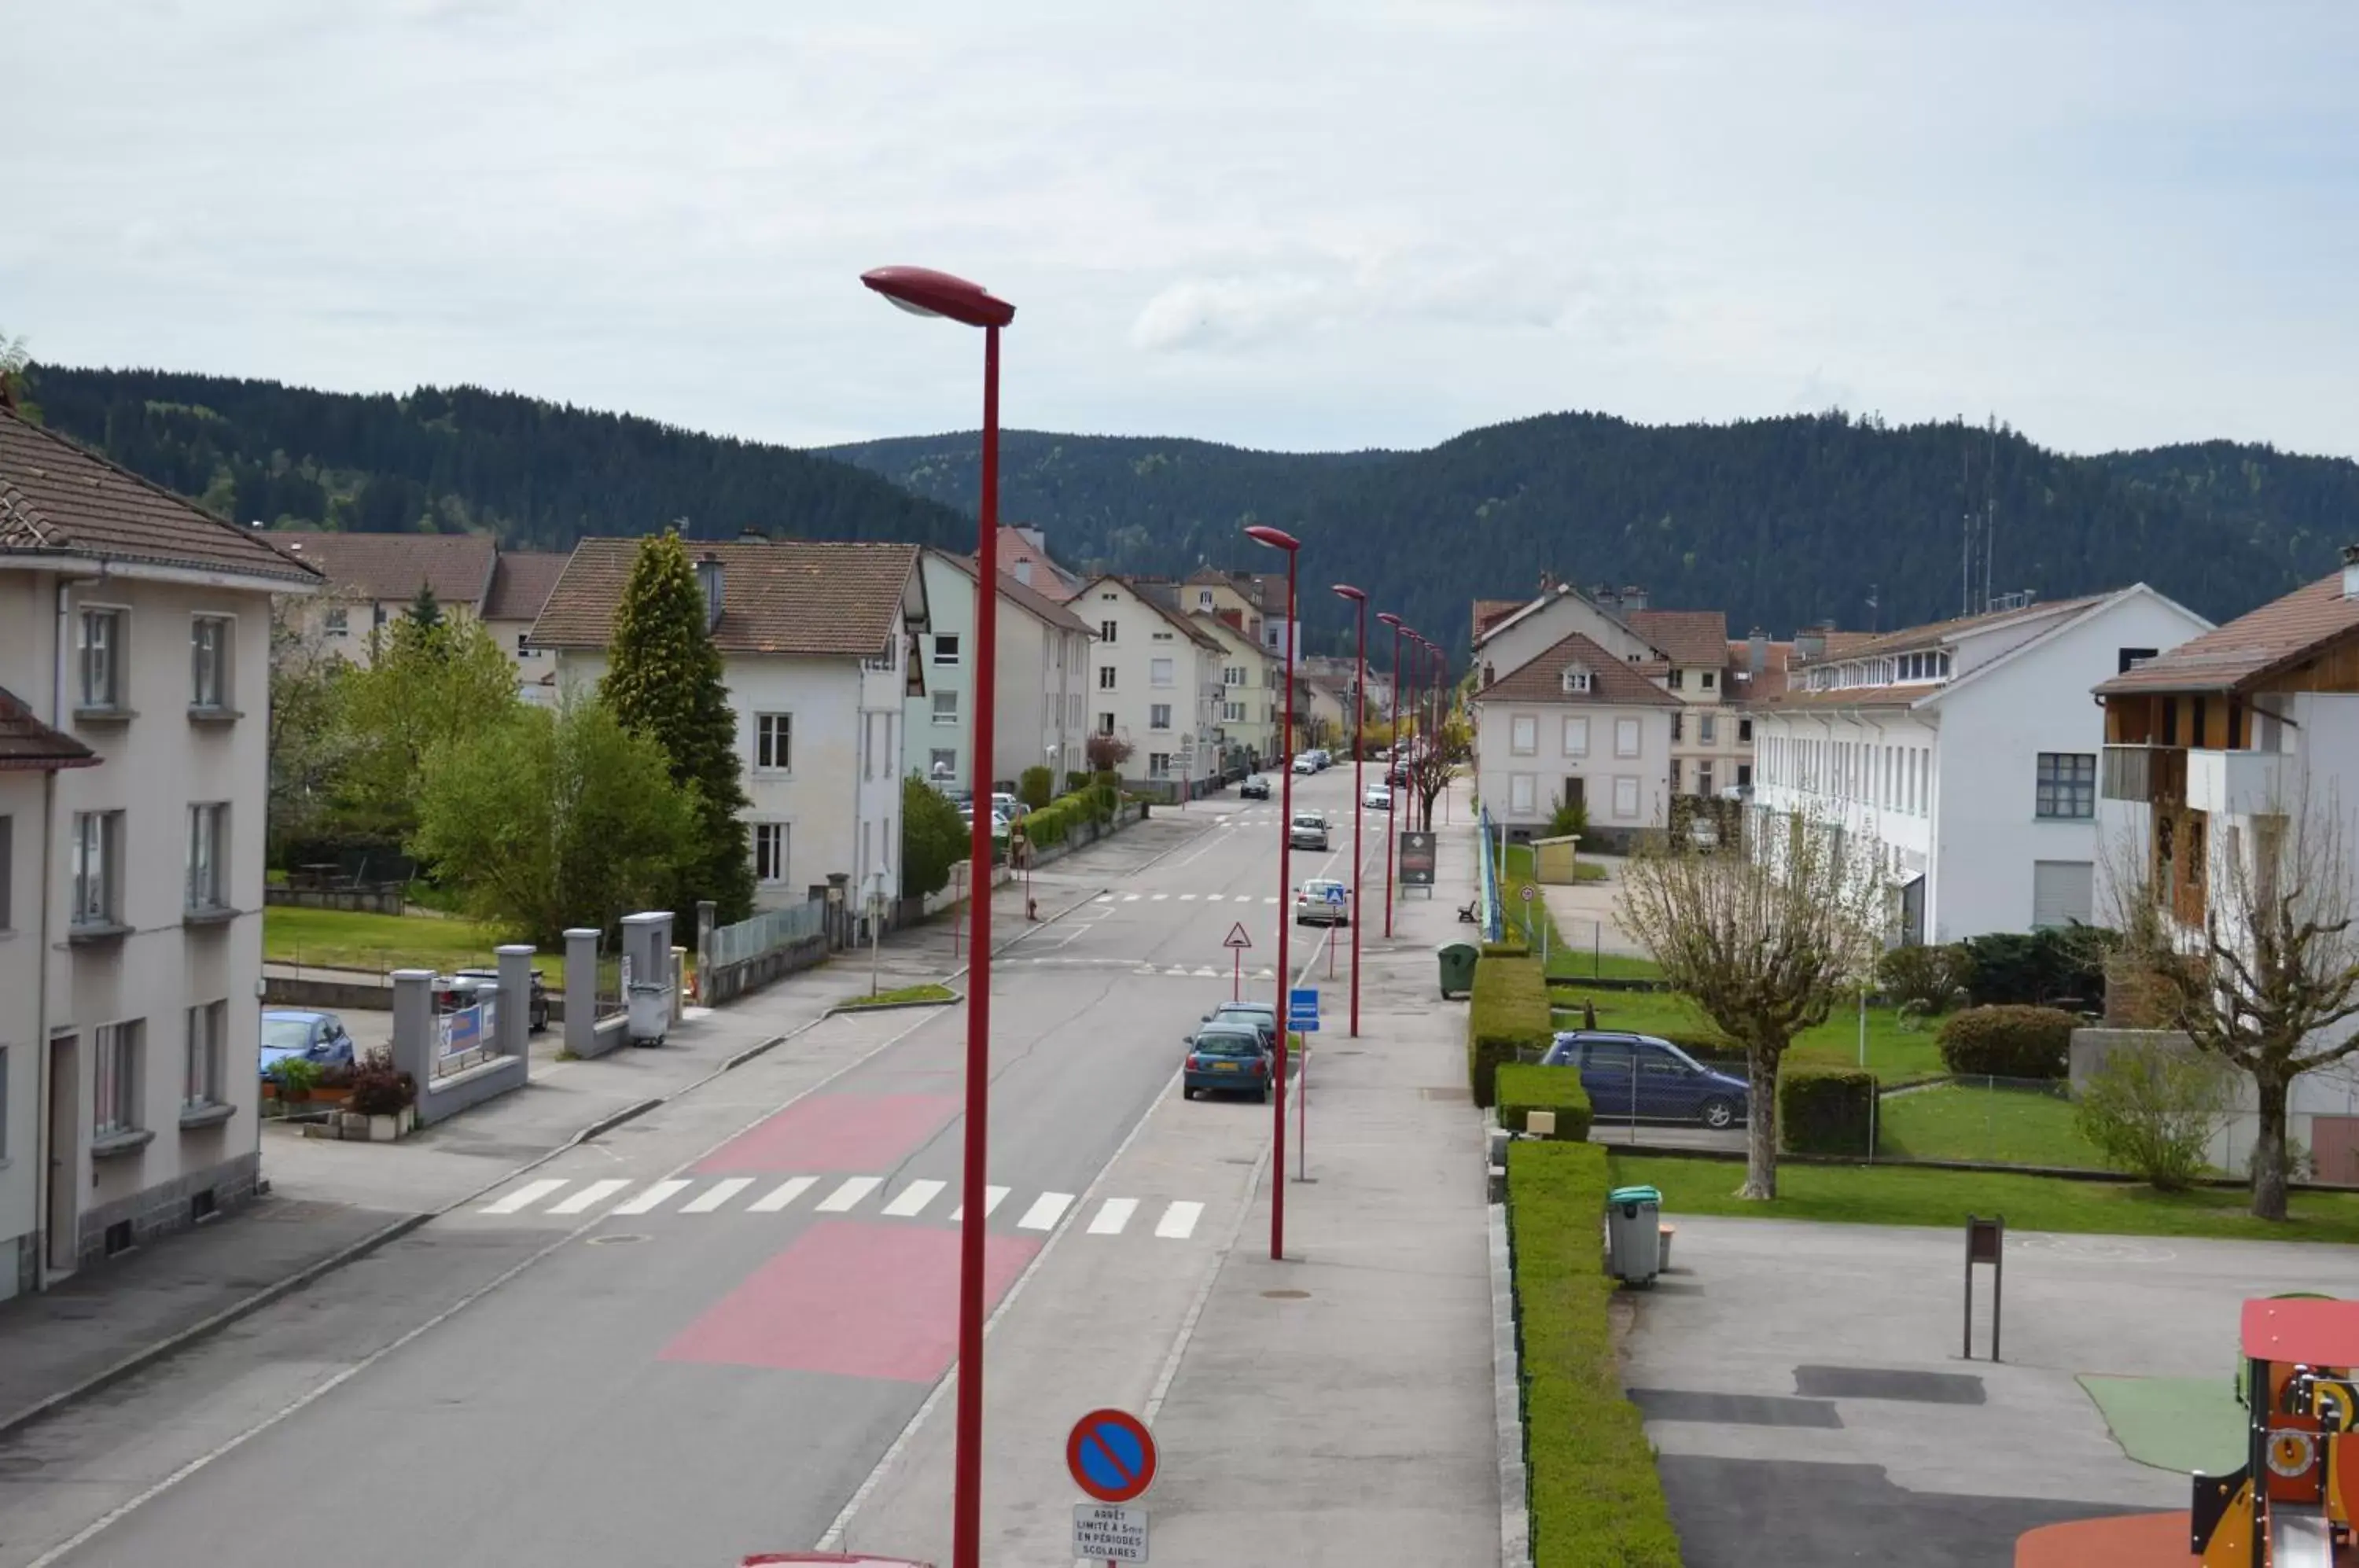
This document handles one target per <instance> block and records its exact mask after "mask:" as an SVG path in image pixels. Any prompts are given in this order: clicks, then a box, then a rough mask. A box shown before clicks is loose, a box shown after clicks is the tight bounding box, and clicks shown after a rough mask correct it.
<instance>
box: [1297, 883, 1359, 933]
mask: <svg viewBox="0 0 2359 1568" xmlns="http://www.w3.org/2000/svg"><path fill="white" fill-rule="evenodd" d="M1294 923H1295V924H1296V925H1299V926H1348V925H1350V924H1351V923H1352V890H1351V889H1350V888H1349V887H1345V886H1343V883H1341V882H1338V881H1336V880H1335V879H1334V878H1333V877H1312V878H1311V879H1310V881H1308V882H1305V883H1304V884H1303V885H1302V886H1301V887H1299V888H1297V889H1295V894H1294Z"/></svg>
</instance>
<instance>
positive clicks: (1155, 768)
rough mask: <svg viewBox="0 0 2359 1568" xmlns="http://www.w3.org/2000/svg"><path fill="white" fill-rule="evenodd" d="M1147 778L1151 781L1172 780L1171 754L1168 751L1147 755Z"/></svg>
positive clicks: (1153, 752) (1152, 752)
mask: <svg viewBox="0 0 2359 1568" xmlns="http://www.w3.org/2000/svg"><path fill="white" fill-rule="evenodd" d="M1147 777H1148V778H1149V779H1169V778H1170V777H1171V754H1170V753H1169V752H1168V751H1150V752H1148V753H1147Z"/></svg>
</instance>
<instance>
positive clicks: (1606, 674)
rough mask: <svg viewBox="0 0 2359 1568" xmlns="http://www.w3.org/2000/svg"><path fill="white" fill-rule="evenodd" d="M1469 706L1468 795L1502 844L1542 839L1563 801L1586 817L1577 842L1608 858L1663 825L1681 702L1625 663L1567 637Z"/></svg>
mask: <svg viewBox="0 0 2359 1568" xmlns="http://www.w3.org/2000/svg"><path fill="white" fill-rule="evenodd" d="M1469 706H1470V708H1471V709H1472V711H1473V716H1474V768H1475V773H1474V787H1475V791H1476V793H1477V794H1478V795H1479V796H1480V797H1481V798H1482V801H1483V804H1484V807H1485V808H1487V809H1488V810H1489V811H1490V813H1491V818H1492V820H1493V821H1494V822H1499V823H1502V824H1504V825H1505V826H1506V832H1507V836H1508V837H1509V838H1510V839H1514V840H1517V841H1518V842H1521V841H1525V840H1529V839H1533V838H1538V837H1543V836H1545V835H1546V834H1547V833H1549V823H1550V819H1551V818H1553V817H1554V816H1555V814H1556V811H1557V808H1558V807H1560V806H1561V805H1564V804H1566V803H1568V802H1570V803H1572V804H1575V805H1578V806H1580V807H1581V808H1582V810H1583V811H1586V812H1587V814H1588V819H1589V827H1588V830H1587V832H1586V833H1584V834H1583V840H1584V842H1586V843H1588V844H1593V845H1595V846H1597V847H1600V848H1603V849H1607V850H1611V851H1614V852H1617V853H1626V852H1627V851H1628V850H1629V849H1631V848H1632V847H1633V846H1634V845H1635V844H1636V843H1638V842H1639V841H1640V840H1641V839H1642V838H1644V837H1645V836H1646V835H1647V834H1649V833H1660V832H1662V831H1663V829H1664V827H1665V826H1666V825H1667V823H1668V822H1669V807H1670V793H1671V780H1670V770H1671V720H1672V718H1673V716H1674V715H1676V714H1678V713H1680V709H1681V704H1680V700H1679V699H1678V698H1677V697H1675V696H1673V695H1671V693H1669V691H1664V690H1663V689H1662V688H1661V687H1659V686H1658V685H1656V684H1655V682H1654V681H1650V680H1648V679H1647V677H1646V675H1644V674H1643V673H1641V672H1640V671H1639V670H1635V669H1633V668H1632V667H1631V665H1630V662H1629V660H1628V659H1625V658H1619V657H1616V656H1615V654H1614V652H1613V651H1612V650H1611V649H1609V648H1604V647H1602V646H1600V645H1599V644H1598V643H1597V642H1596V641H1595V640H1593V638H1591V637H1586V636H1584V635H1582V633H1580V632H1571V633H1569V634H1567V635H1566V636H1564V637H1560V638H1558V639H1557V641H1556V642H1555V643H1554V644H1553V645H1551V646H1550V647H1549V648H1546V649H1543V650H1542V651H1541V652H1540V653H1538V655H1536V656H1534V657H1532V658H1530V659H1525V660H1524V661H1523V662H1522V663H1521V664H1519V665H1517V667H1516V668H1515V669H1514V670H1511V671H1510V672H1508V673H1507V674H1506V675H1504V676H1501V677H1500V678H1499V679H1497V680H1495V681H1489V682H1486V683H1485V684H1484V685H1483V686H1481V687H1480V688H1478V689H1477V690H1476V691H1475V693H1474V695H1473V698H1472V699H1471V701H1470V702H1469Z"/></svg>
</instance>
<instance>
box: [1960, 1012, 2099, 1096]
mask: <svg viewBox="0 0 2359 1568" xmlns="http://www.w3.org/2000/svg"><path fill="white" fill-rule="evenodd" d="M2080 1023H2081V1020H2080V1019H2079V1018H2077V1017H2075V1016H2074V1015H2072V1014H2071V1013H2068V1012H2064V1011H2062V1010H2061V1009H2060V1008H2056V1007H1968V1008H1967V1009H1966V1010H1965V1011H1964V1012H1962V1013H1953V1014H1951V1016H1950V1018H1949V1020H1948V1021H1947V1022H1945V1023H1943V1024H1942V1025H1941V1065H1942V1066H1944V1067H1947V1068H1948V1069H1949V1070H1950V1071H1951V1072H1952V1073H1965V1074H1967V1075H1969V1076H1974V1075H1982V1074H1988V1075H1989V1076H1992V1077H1995V1078H2061V1077H2063V1076H2064V1075H2065V1074H2066V1073H2068V1072H2069V1071H2070V1070H2071V1064H2072V1031H2073V1030H2074V1029H2077V1028H2079V1027H2080Z"/></svg>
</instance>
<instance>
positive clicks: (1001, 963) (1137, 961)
mask: <svg viewBox="0 0 2359 1568" xmlns="http://www.w3.org/2000/svg"><path fill="white" fill-rule="evenodd" d="M991 962H992V965H993V967H994V968H998V969H1006V968H1009V967H1019V968H1026V969H1118V970H1120V971H1122V972H1123V973H1124V974H1125V975H1137V976H1139V977H1140V978H1141V979H1145V978H1146V977H1147V976H1148V975H1184V976H1186V977H1187V978H1189V979H1191V980H1210V979H1225V978H1227V977H1228V976H1229V974H1230V971H1228V970H1226V969H1215V968H1213V967H1212V965H1211V964H1157V963H1155V962H1154V961H1152V960H1151V959H1145V958H1063V957H1056V956H1049V957H1042V958H1019V957H1017V956H1016V955H1015V954H1013V953H1010V954H1006V955H1005V956H1003V957H999V958H995V959H993V960H992V961H991ZM1244 973H1245V978H1246V979H1248V980H1275V979H1276V978H1277V971H1276V970H1274V969H1269V968H1261V969H1248V970H1245V972H1244Z"/></svg>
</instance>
